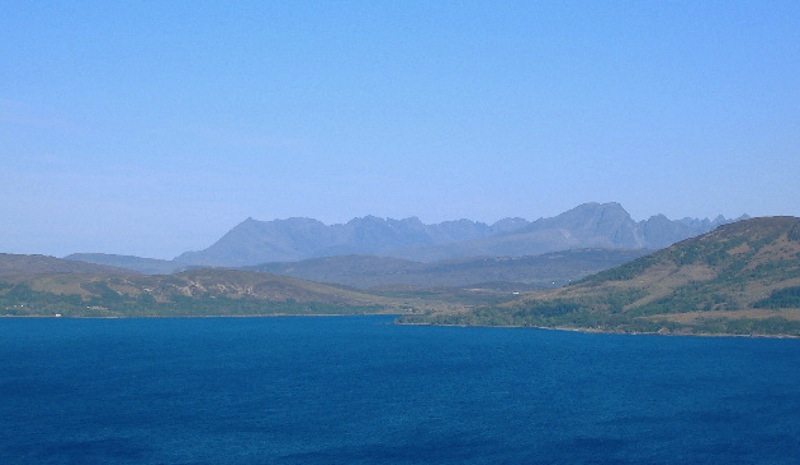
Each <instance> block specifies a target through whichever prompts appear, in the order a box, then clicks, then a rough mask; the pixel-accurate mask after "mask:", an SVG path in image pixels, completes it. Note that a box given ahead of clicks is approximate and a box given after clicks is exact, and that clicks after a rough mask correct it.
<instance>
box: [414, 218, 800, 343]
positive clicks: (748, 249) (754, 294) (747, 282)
mask: <svg viewBox="0 0 800 465" xmlns="http://www.w3.org/2000/svg"><path fill="white" fill-rule="evenodd" d="M404 321H405V322H409V323H415V322H416V323H446V324H476V325H519V326H543V327H565V328H577V329H585V330H598V331H627V332H660V333H682V334H705V333H728V334H785V335H800V219H798V218H794V217H772V218H756V219H750V220H744V221H739V222H736V223H733V224H728V225H724V226H720V227H719V228H717V229H715V230H714V231H712V232H710V233H707V234H704V235H701V236H699V237H696V238H692V239H688V240H684V241H681V242H679V243H677V244H674V245H673V246H671V247H669V248H667V249H664V250H661V251H659V252H656V253H654V254H651V255H647V256H645V257H642V258H639V259H637V260H634V261H632V262H629V263H627V264H624V265H621V266H618V267H615V268H612V269H609V270H607V271H603V272H601V273H598V274H595V275H592V276H589V277H587V278H586V279H584V280H582V281H580V282H577V283H574V284H572V285H570V286H566V287H564V288H560V289H557V290H553V291H549V292H545V293H534V294H530V295H526V296H524V297H523V298H520V299H517V300H515V301H512V302H508V303H506V304H502V305H498V306H494V307H483V308H479V309H474V310H470V311H466V312H458V313H438V314H432V315H428V316H426V317H419V318H417V317H409V318H406V319H404Z"/></svg>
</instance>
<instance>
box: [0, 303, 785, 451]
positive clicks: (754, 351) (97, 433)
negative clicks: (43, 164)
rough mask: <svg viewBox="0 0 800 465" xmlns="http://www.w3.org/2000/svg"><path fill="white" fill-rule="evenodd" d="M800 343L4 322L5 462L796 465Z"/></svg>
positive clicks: (205, 322) (305, 322) (254, 322)
mask: <svg viewBox="0 0 800 465" xmlns="http://www.w3.org/2000/svg"><path fill="white" fill-rule="evenodd" d="M798 463H800V340H797V339H763V338H762V339H759V338H741V337H739V338H734V337H676V336H652V335H609V334H586V333H579V332H570V331H553V330H540V329H522V328H477V327H433V326H399V325H394V324H392V317H387V316H359V317H274V318H194V319H192V318H186V319H66V318H30V319H22V318H2V319H0V464H6V465H14V464H37V465H41V464H80V465H87V464H186V465H189V464H191V465H200V464H209V465H211V464H215V465H217V464H281V465H289V464H292V465H295V464H304V465H317V464H319V465H323V464H325V465H330V464H348V465H349V464H453V465H456V464H458V465H464V464H515V465H516V464H596V465H601V464H725V465H735V464H771V465H772V464H798Z"/></svg>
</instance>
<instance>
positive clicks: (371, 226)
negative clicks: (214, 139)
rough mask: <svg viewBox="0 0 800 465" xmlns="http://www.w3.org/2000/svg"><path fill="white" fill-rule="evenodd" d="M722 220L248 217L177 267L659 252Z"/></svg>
mask: <svg viewBox="0 0 800 465" xmlns="http://www.w3.org/2000/svg"><path fill="white" fill-rule="evenodd" d="M728 222H730V221H729V220H726V219H725V218H723V217H718V218H717V219H715V220H714V221H711V220H708V219H705V220H697V219H690V218H686V219H683V220H677V221H672V220H669V219H667V218H666V217H665V216H663V215H656V216H653V217H652V218H650V219H648V220H644V221H639V222H637V221H634V220H633V219H632V218H631V216H630V214H628V212H627V211H626V210H625V209H624V208H623V207H622V206H621V205H620V204H618V203H603V204H600V203H587V204H583V205H580V206H578V207H576V208H574V209H572V210H569V211H567V212H564V213H562V214H560V215H558V216H555V217H552V218H542V219H538V220H536V221H532V222H529V221H527V220H524V219H522V218H508V219H504V220H500V221H498V222H497V223H494V224H493V225H488V224H486V223H481V222H476V221H471V220H466V219H462V220H457V221H447V222H443V223H438V224H432V225H426V224H424V223H422V222H421V221H420V220H419V218H415V217H412V218H406V219H403V220H395V219H391V218H388V219H382V218H377V217H374V216H367V217H363V218H355V219H353V220H351V221H349V222H348V223H345V224H335V225H331V226H327V225H325V224H323V223H322V222H320V221H317V220H314V219H310V218H289V219H284V220H273V221H258V220H255V219H252V218H248V219H247V220H245V221H243V222H242V223H240V224H239V225H237V226H235V227H234V228H233V229H231V230H230V231H229V232H228V233H227V234H225V235H224V236H223V237H222V238H220V239H219V240H218V241H217V242H216V243H214V244H213V245H211V246H210V247H208V248H207V249H205V250H201V251H194V252H186V253H184V254H182V255H180V256H179V257H177V258H176V259H175V260H174V262H176V263H178V264H181V265H183V266H229V267H237V266H252V265H258V264H261V263H267V262H287V261H299V260H306V259H310V258H321V257H330V256H337V255H350V254H371V255H379V256H384V257H394V258H402V259H406V260H413V261H420V262H433V261H438V260H445V259H453V258H464V257H475V256H494V257H500V256H509V257H521V256H530V255H540V254H544V253H549V252H557V251H562V250H569V249H579V248H617V249H619V248H623V249H660V248H664V247H667V246H669V245H670V244H672V243H674V242H677V241H680V240H683V239H686V238H688V237H692V236H696V235H699V234H703V233H706V232H708V231H711V230H713V229H714V228H715V227H717V226H719V225H721V224H725V223H728Z"/></svg>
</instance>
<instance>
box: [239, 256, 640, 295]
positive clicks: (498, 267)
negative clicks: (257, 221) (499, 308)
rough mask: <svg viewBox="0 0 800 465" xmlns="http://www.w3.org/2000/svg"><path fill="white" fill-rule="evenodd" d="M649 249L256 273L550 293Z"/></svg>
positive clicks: (369, 261) (275, 266)
mask: <svg viewBox="0 0 800 465" xmlns="http://www.w3.org/2000/svg"><path fill="white" fill-rule="evenodd" d="M650 252H651V251H650V250H645V249H631V250H625V249H612V250H609V249H584V250H569V251H564V252H553V253H549V254H544V255H538V256H533V257H482V258H465V259H454V260H444V261H440V262H435V263H421V262H413V261H409V260H402V259H397V258H387V257H377V256H374V255H347V256H336V257H324V258H314V259H309V260H302V261H299V262H288V263H287V262H284V263H267V264H263V265H259V266H256V267H252V268H251V269H252V270H255V271H264V272H268V273H274V274H280V275H287V276H294V277H297V278H302V279H308V280H311V281H319V282H327V283H335V284H343V285H347V286H351V287H355V288H359V289H370V288H377V287H387V286H410V287H416V288H431V287H465V286H479V285H480V286H486V285H499V284H500V283H503V284H502V285H503V286H504V287H513V285H514V284H517V285H525V286H524V287H526V288H527V287H535V288H551V287H556V286H562V285H564V284H566V283H568V282H569V281H572V280H578V279H580V278H583V277H585V276H586V275H589V274H592V273H596V272H598V271H601V270H604V269H608V268H611V267H613V266H616V265H619V264H621V263H625V262H628V261H631V260H633V259H635V258H638V257H641V256H642V255H645V254H647V253H650Z"/></svg>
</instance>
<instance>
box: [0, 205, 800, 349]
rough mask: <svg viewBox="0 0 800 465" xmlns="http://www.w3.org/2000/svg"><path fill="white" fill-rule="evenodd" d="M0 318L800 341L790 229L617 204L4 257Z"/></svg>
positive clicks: (304, 225) (798, 269)
mask: <svg viewBox="0 0 800 465" xmlns="http://www.w3.org/2000/svg"><path fill="white" fill-rule="evenodd" d="M0 314H2V315H6V316H51V317H52V316H55V315H60V316H62V317H189V316H248V315H252V316H265V315H352V314H393V315H398V318H399V319H398V322H400V323H405V324H448V325H501V326H534V327H549V328H565V329H575V330H584V331H603V332H631V333H660V334H741V335H765V336H800V219H798V218H792V217H772V218H754V219H750V218H746V217H743V218H741V219H739V220H726V219H724V218H718V219H716V220H714V221H709V220H694V219H685V220H679V221H671V220H668V219H666V218H665V217H663V216H661V215H659V216H656V217H653V218H651V219H649V220H646V221H641V222H635V221H633V220H632V219H631V218H630V216H629V215H628V214H627V212H625V210H624V209H623V208H622V206H621V205H619V204H614V203H611V204H594V203H593V204H584V205H581V206H579V207H576V208H575V209H573V210H570V211H568V212H565V213H563V214H562V215H559V216H557V217H553V218H545V219H540V220H536V221H533V222H528V221H526V220H522V219H508V220H503V221H501V222H498V223H496V224H494V225H485V224H481V223H475V222H471V221H468V220H460V221H457V222H449V223H441V224H438V225H423V224H422V223H421V222H419V220H417V219H407V220H391V219H380V218H375V217H366V218H362V219H356V220H353V221H351V222H350V223H347V224H346V225H333V226H325V225H322V224H321V223H319V222H316V221H315V220H310V219H290V220H275V221H272V222H259V221H256V220H252V219H248V220H246V221H245V222H243V223H242V224H240V225H237V226H236V227H235V228H233V229H232V230H231V231H230V232H229V233H228V234H226V235H225V236H224V237H223V238H221V239H220V240H219V241H218V242H217V243H215V244H213V245H212V246H210V247H209V248H208V249H206V250H204V251H198V252H192V253H187V254H183V255H182V256H180V257H176V259H173V260H153V259H145V258H139V257H126V256H118V255H104V254H75V255H72V256H69V257H65V258H55V257H46V256H41V255H13V254H0Z"/></svg>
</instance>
